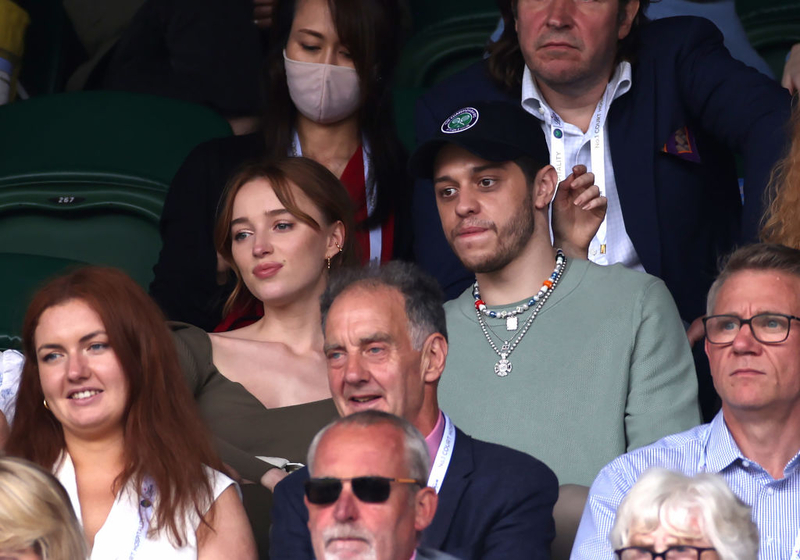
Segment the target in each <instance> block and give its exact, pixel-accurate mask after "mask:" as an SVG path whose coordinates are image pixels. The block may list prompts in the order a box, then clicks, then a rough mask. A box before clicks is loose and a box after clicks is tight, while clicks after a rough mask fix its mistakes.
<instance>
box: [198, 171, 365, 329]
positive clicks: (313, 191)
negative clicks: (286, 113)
mask: <svg viewBox="0 0 800 560" xmlns="http://www.w3.org/2000/svg"><path fill="white" fill-rule="evenodd" d="M257 179H263V180H265V181H267V182H268V183H269V184H270V186H271V187H272V190H273V191H274V192H275V196H276V197H278V200H279V201H280V203H281V204H283V207H284V208H286V210H288V211H289V213H290V214H291V215H292V216H294V217H295V218H297V219H298V220H300V221H301V222H303V223H304V224H306V225H308V226H310V227H311V228H313V229H315V230H317V231H320V230H321V229H322V226H329V225H331V224H334V223H336V222H342V224H343V225H344V242H343V244H342V250H341V251H340V252H339V253H338V254H336V255H334V256H333V257H331V268H338V267H340V266H354V265H357V264H358V262H359V254H358V253H359V251H358V245H357V244H356V242H355V236H353V229H354V225H353V223H354V222H353V203H352V201H351V200H350V195H348V194H347V189H345V188H344V185H342V183H341V182H339V179H337V178H336V176H335V175H334V174H333V173H331V172H330V171H328V169H327V168H325V166H323V165H322V164H320V163H317V162H316V161H314V160H313V159H308V158H304V157H292V158H287V157H283V158H282V159H279V160H278V161H276V162H275V163H273V164H264V163H254V164H251V165H248V166H245V167H244V168H243V169H241V170H240V171H239V172H238V173H237V174H236V175H234V176H233V177H232V178H231V180H230V181H229V182H228V185H227V187H225V194H224V195H223V197H222V207H221V209H220V213H219V218H218V219H217V224H216V227H215V228H214V245H215V246H216V249H217V252H219V254H220V255H222V258H224V259H225V261H227V262H228V264H229V265H230V266H231V269H232V270H233V272H234V274H235V275H236V287H235V288H234V289H233V292H231V295H230V297H228V301H227V302H226V303H225V309H224V313H225V314H226V315H227V314H228V313H229V312H230V311H231V310H232V309H244V308H247V307H248V306H249V305H251V304H253V303H255V302H256V298H255V296H253V295H252V294H251V293H250V291H249V290H248V289H247V286H245V284H244V280H242V274H241V272H240V271H239V267H237V266H236V263H235V262H234V260H233V252H232V249H231V246H232V243H233V237H232V235H231V221H232V220H233V203H234V202H235V201H236V195H237V193H238V192H239V190H240V189H241V188H242V187H243V186H244V185H246V184H247V183H249V182H250V181H255V180H257ZM290 183H293V184H294V185H296V186H297V188H299V189H300V191H301V192H302V193H303V194H305V195H306V197H308V199H309V200H310V201H311V203H312V204H313V205H314V206H316V207H317V209H318V210H319V211H320V213H321V214H322V217H323V218H324V220H325V223H323V224H318V223H317V222H316V220H314V218H312V217H311V216H309V215H308V214H307V213H305V212H303V211H302V210H301V209H300V207H299V206H298V205H297V202H296V201H295V198H294V195H293V193H292V187H291V184H290ZM320 264H322V263H320Z"/></svg>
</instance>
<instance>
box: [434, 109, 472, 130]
mask: <svg viewBox="0 0 800 560" xmlns="http://www.w3.org/2000/svg"><path fill="white" fill-rule="evenodd" d="M479 116H480V115H479V114H478V110H477V109H473V108H472V107H464V108H463V109H459V110H458V111H456V112H455V113H453V114H452V115H450V116H449V117H447V120H445V121H444V122H443V123H442V132H444V133H445V134H455V133H457V132H464V131H465V130H469V129H470V128H472V127H473V126H475V123H477V122H478V117H479Z"/></svg>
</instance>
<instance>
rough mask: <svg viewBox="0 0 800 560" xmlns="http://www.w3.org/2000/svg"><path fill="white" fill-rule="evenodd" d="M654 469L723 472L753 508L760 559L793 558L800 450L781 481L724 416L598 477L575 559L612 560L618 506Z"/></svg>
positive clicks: (799, 516)
mask: <svg viewBox="0 0 800 560" xmlns="http://www.w3.org/2000/svg"><path fill="white" fill-rule="evenodd" d="M650 467H664V468H667V469H672V470H675V471H679V472H682V473H684V474H687V475H693V474H696V473H700V472H711V473H717V474H720V475H721V476H722V477H723V478H724V479H725V481H726V482H727V483H728V486H730V487H731V490H733V492H734V493H735V494H736V495H737V496H739V498H740V499H741V500H742V501H744V502H745V503H746V504H748V505H749V506H750V507H751V508H752V509H753V521H755V523H756V525H757V526H758V532H759V536H760V540H761V542H760V546H759V559H760V560H788V559H789V557H790V556H791V552H792V546H793V545H794V542H795V538H796V537H797V533H798V529H799V528H800V452H799V453H797V454H796V455H795V456H794V458H792V460H791V461H789V463H788V464H787V465H786V467H785V468H784V470H783V478H782V479H780V480H775V479H773V478H772V476H770V474H769V473H768V472H767V471H766V470H764V469H763V468H762V467H761V466H760V465H759V464H758V463H755V462H753V461H751V460H749V459H747V457H745V456H744V455H743V454H742V452H741V451H740V450H739V446H738V445H736V442H735V441H734V439H733V436H732V435H731V433H730V431H729V430H728V427H727V426H726V425H725V421H724V419H723V416H722V412H720V413H719V414H717V415H716V416H715V417H714V419H713V420H712V421H711V423H710V424H703V425H700V426H697V427H696V428H692V429H691V430H689V431H686V432H682V433H680V434H675V435H671V436H667V437H665V438H663V439H661V440H659V441H657V442H655V443H654V444H652V445H648V446H647V447H642V448H641V449H637V450H635V451H631V452H630V453H626V454H625V455H621V456H620V457H617V458H616V459H614V460H613V461H612V462H611V463H609V464H608V465H606V466H605V467H604V468H603V470H602V471H600V474H599V475H597V478H596V479H595V481H594V483H593V484H592V488H591V490H590V491H589V499H588V501H587V502H586V508H585V509H584V510H583V517H582V518H581V524H580V527H579V528H578V534H577V535H576V537H575V545H574V547H573V549H572V555H571V556H570V560H604V559H605V560H611V559H612V558H614V553H613V551H612V550H611V544H610V543H609V540H608V534H609V533H610V532H611V528H612V527H613V525H614V517H615V515H616V511H617V507H618V506H619V504H620V502H622V499H623V498H624V497H625V495H626V494H627V492H628V490H630V489H631V487H632V486H633V485H634V484H635V483H636V480H637V479H638V478H639V475H640V474H642V473H643V472H644V471H646V470H647V469H648V468H650Z"/></svg>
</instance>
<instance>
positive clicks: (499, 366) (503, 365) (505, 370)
mask: <svg viewBox="0 0 800 560" xmlns="http://www.w3.org/2000/svg"><path fill="white" fill-rule="evenodd" d="M494 372H495V373H496V374H497V376H498V377H505V376H506V375H508V374H509V373H511V362H509V361H508V360H507V359H506V358H505V356H504V357H503V358H501V359H500V361H499V362H497V363H496V364H495V365H494Z"/></svg>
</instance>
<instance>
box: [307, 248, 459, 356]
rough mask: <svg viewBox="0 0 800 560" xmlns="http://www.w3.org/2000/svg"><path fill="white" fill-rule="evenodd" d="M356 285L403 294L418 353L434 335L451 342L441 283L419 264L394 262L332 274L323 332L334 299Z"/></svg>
mask: <svg viewBox="0 0 800 560" xmlns="http://www.w3.org/2000/svg"><path fill="white" fill-rule="evenodd" d="M356 286H358V287H364V288H367V289H376V288H391V289H395V290H397V291H398V292H400V295H402V296H403V300H404V301H405V308H406V317H408V334H409V337H410V338H411V345H412V346H413V348H414V350H422V345H423V344H424V343H425V339H426V338H428V337H429V336H430V335H432V334H433V333H441V335H442V336H444V338H445V340H447V321H446V320H445V314H444V307H443V302H444V296H443V294H442V290H441V288H440V287H439V284H438V283H437V282H436V280H434V279H433V278H432V277H431V276H428V275H427V274H425V273H424V272H422V270H421V269H420V268H419V267H417V266H416V265H413V264H411V263H406V262H402V261H392V262H390V263H387V264H385V265H383V266H380V267H378V266H365V267H363V268H346V269H341V270H338V271H336V273H335V274H332V275H331V278H330V281H329V282H328V287H327V288H326V289H325V293H323V294H322V297H321V298H320V307H321V310H322V330H323V331H324V330H325V323H326V321H327V319H328V311H330V308H331V305H333V302H334V300H336V298H337V297H339V296H340V295H342V294H343V293H344V292H346V291H349V290H350V289H351V288H354V287H356Z"/></svg>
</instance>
